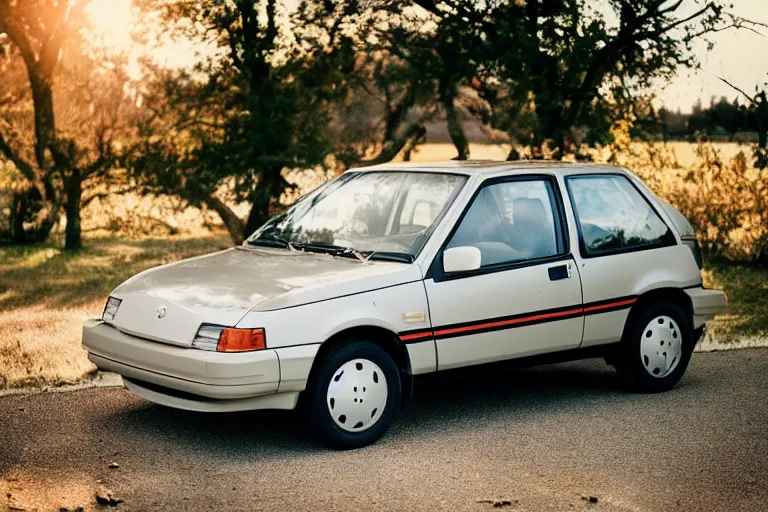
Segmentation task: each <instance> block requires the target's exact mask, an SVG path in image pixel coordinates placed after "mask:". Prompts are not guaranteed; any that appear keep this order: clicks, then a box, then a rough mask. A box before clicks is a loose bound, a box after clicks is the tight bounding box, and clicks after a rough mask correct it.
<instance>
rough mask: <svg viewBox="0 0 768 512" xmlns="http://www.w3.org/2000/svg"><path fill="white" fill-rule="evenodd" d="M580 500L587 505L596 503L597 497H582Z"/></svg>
mask: <svg viewBox="0 0 768 512" xmlns="http://www.w3.org/2000/svg"><path fill="white" fill-rule="evenodd" d="M581 499H583V500H584V501H588V502H589V503H597V496H582V497H581Z"/></svg>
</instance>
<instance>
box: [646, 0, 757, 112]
mask: <svg viewBox="0 0 768 512" xmlns="http://www.w3.org/2000/svg"><path fill="white" fill-rule="evenodd" d="M731 2H732V3H733V9H732V10H733V11H734V12H735V13H736V14H737V15H739V16H742V17H744V18H747V19H750V20H753V21H759V22H762V23H766V24H768V0H731ZM689 3H690V0H689ZM759 30H760V31H761V32H762V33H763V34H765V36H760V35H757V34H755V33H753V32H750V31H748V30H744V29H741V30H727V31H724V32H719V33H717V34H713V35H711V36H709V37H710V39H711V40H712V41H713V42H714V43H715V46H714V48H713V49H712V50H711V51H707V47H706V44H705V43H704V42H703V41H702V42H700V43H699V44H697V45H696V47H695V48H694V52H695V55H696V57H697V58H698V60H699V62H700V63H701V69H700V70H698V71H696V72H692V71H683V72H681V73H679V74H678V76H677V77H676V78H675V80H673V82H672V83H671V84H670V85H668V86H667V87H666V88H664V89H663V90H660V91H659V92H658V95H659V99H660V100H661V101H662V102H663V103H664V104H665V105H666V106H667V107H668V108H670V109H673V110H677V109H678V108H679V109H680V110H682V111H683V112H690V110H691V106H692V105H693V103H694V102H695V101H696V99H697V98H701V99H702V102H703V103H704V105H705V106H706V105H707V104H709V98H710V97H712V96H716V97H720V96H726V97H727V98H728V99H730V100H733V98H735V97H736V96H737V95H738V93H737V92H736V91H734V90H733V89H731V88H730V87H728V86H727V85H726V84H724V83H722V82H721V81H720V80H718V78H717V77H723V78H725V79H727V80H728V81H729V82H731V83H732V84H734V85H736V86H738V87H739V88H741V89H742V90H743V91H744V92H746V93H750V94H753V93H754V91H755V87H756V86H764V85H765V83H766V82H768V28H764V27H763V28H759Z"/></svg>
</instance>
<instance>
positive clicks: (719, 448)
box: [0, 349, 768, 511]
mask: <svg viewBox="0 0 768 512" xmlns="http://www.w3.org/2000/svg"><path fill="white" fill-rule="evenodd" d="M766 398H768V349H748V350H737V351H731V352H720V353H708V354H695V355H694V358H693V362H692V366H691V368H690V369H689V372H688V374H687V375H686V377H684V379H683V380H682V381H681V383H680V384H679V385H678V387H677V388H676V389H675V390H673V391H671V392H668V393H665V394H661V395H653V396H650V395H629V394H625V393H623V392H621V391H619V390H618V389H617V382H616V378H615V375H614V373H613V371H612V370H611V369H610V368H609V367H607V366H605V365H604V363H603V362H602V361H587V362H577V363H568V364H561V365H556V366H547V367H539V368H535V369H526V370H514V371H508V372H504V373H497V374H493V375H485V376H483V377H477V376H475V377H464V378H461V379H455V380H449V381H446V380H439V381H437V382H434V383H429V384H426V385H423V386H421V387H420V388H418V389H417V394H416V396H415V401H414V404H413V406H412V408H411V409H409V410H408V411H405V412H404V413H402V414H401V415H400V416H399V417H398V418H397V420H396V422H395V424H394V425H393V427H392V428H391V429H390V431H389V433H388V434H387V435H386V436H385V437H384V438H383V439H382V440H381V441H380V442H379V443H378V444H376V445H375V446H372V447H369V448H366V449H361V450H357V451H350V452H335V451H328V450H326V449H323V448H320V447H318V446H316V445H315V444H313V443H312V441H311V440H310V439H309V438H308V437H307V436H306V435H305V434H304V433H303V428H302V426H301V425H300V424H298V418H297V416H295V415H293V414H291V413H284V412H250V413H236V414H226V415H205V414H198V413H190V412H184V411H176V410H171V409H166V408H163V407H160V406H155V405H152V404H150V403H148V402H145V401H142V400H141V399H139V398H136V397H134V396H132V395H130V394H129V393H127V392H126V391H124V390H122V389H91V390H84V391H78V392H70V393H41V394H35V395H16V396H8V397H4V398H0V491H2V495H0V500H2V501H0V510H3V508H2V507H3V506H6V503H10V506H12V507H18V508H19V509H23V508H26V509H27V510H33V509H34V508H38V509H40V510H59V507H62V506H66V507H70V509H71V510H75V507H77V506H82V507H84V509H85V510H89V509H92V508H95V507H96V504H95V499H94V493H95V492H96V490H97V489H98V488H99V486H100V483H99V480H101V481H102V482H103V484H104V485H105V486H106V487H108V488H109V489H111V490H112V491H113V492H114V494H115V495H116V496H118V497H120V498H122V499H124V500H125V501H124V502H123V503H122V504H120V505H119V506H118V507H117V509H118V510H226V511H229V510H258V509H268V510H326V509H334V510H493V509H494V508H493V505H492V504H490V503H484V502H479V500H483V499H509V500H511V505H508V506H505V507H503V509H504V510H542V509H553V510H583V509H589V510H664V511H666V510H686V511H688V510H708V511H709V510H729V511H734V510H749V511H753V510H768V405H767V404H766ZM112 462H117V463H118V464H119V467H118V468H115V469H110V468H108V465H109V464H110V463H112ZM9 493H10V494H11V497H10V498H7V495H8V494H9ZM582 496H586V497H588V496H594V497H596V498H597V500H598V501H597V503H589V502H588V501H587V500H585V499H583V498H582ZM514 500H517V501H514ZM9 509H10V510H16V509H13V508H9Z"/></svg>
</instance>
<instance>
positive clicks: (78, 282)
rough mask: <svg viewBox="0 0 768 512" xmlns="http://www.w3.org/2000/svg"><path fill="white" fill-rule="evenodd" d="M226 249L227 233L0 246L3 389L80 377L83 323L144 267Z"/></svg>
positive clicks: (84, 368) (86, 368) (84, 362)
mask: <svg viewBox="0 0 768 512" xmlns="http://www.w3.org/2000/svg"><path fill="white" fill-rule="evenodd" d="M229 246H231V242H230V241H229V238H228V237H227V236H226V235H222V234H217V235H209V236H202V237H165V238H142V239H125V238H116V237H88V238H86V239H85V247H84V248H83V249H82V250H80V251H78V252H75V253H68V252H65V251H62V250H61V249H60V248H59V246H57V245H56V244H54V243H47V244H41V245H34V246H25V247H2V248H0V389H3V388H12V387H20V386H30V385H32V386H44V385H55V384H63V383H69V382H77V381H79V380H81V379H83V378H84V376H86V375H87V374H88V373H89V372H91V371H92V370H93V365H91V364H90V363H89V362H88V359H87V358H86V355H85V351H84V350H83V349H82V348H81V346H80V332H81V329H82V324H83V321H84V320H86V319H87V318H93V317H98V316H99V314H100V313H101V309H102V307H103V306H104V301H105V300H106V297H107V295H108V294H109V293H110V292H111V291H112V290H113V289H114V288H115V287H116V286H117V285H119V284H120V283H121V282H123V281H125V280H126V279H128V278H129V277H131V276H132V275H134V274H136V273H137V272H140V271H141V270H144V269H146V268H149V267H154V266H156V265H161V264H163V263H168V262H171V261H175V260H179V259H182V258H189V257H192V256H196V255H198V254H204V253H208V252H213V251H216V250H219V249H223V248H226V247H229Z"/></svg>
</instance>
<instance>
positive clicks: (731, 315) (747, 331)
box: [702, 261, 768, 341]
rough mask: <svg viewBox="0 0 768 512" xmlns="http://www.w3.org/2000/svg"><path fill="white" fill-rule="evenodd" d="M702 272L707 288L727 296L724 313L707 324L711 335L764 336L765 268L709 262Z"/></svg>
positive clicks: (767, 311) (767, 315)
mask: <svg viewBox="0 0 768 512" xmlns="http://www.w3.org/2000/svg"><path fill="white" fill-rule="evenodd" d="M702 274H703V276H704V284H705V285H706V286H707V287H710V288H717V289H720V290H723V291H724V292H725V295H726V296H727V298H728V310H727V312H726V314H725V315H720V316H718V317H717V318H715V320H714V321H712V322H711V323H710V325H709V329H710V331H711V332H712V334H713V335H715V336H716V337H718V338H722V339H723V341H727V340H729V339H734V338H738V337H743V336H765V337H768V268H760V267H753V266H746V265H736V264H733V263H730V262H727V261H713V262H708V263H707V265H706V266H705V268H704V272H703V273H702Z"/></svg>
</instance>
